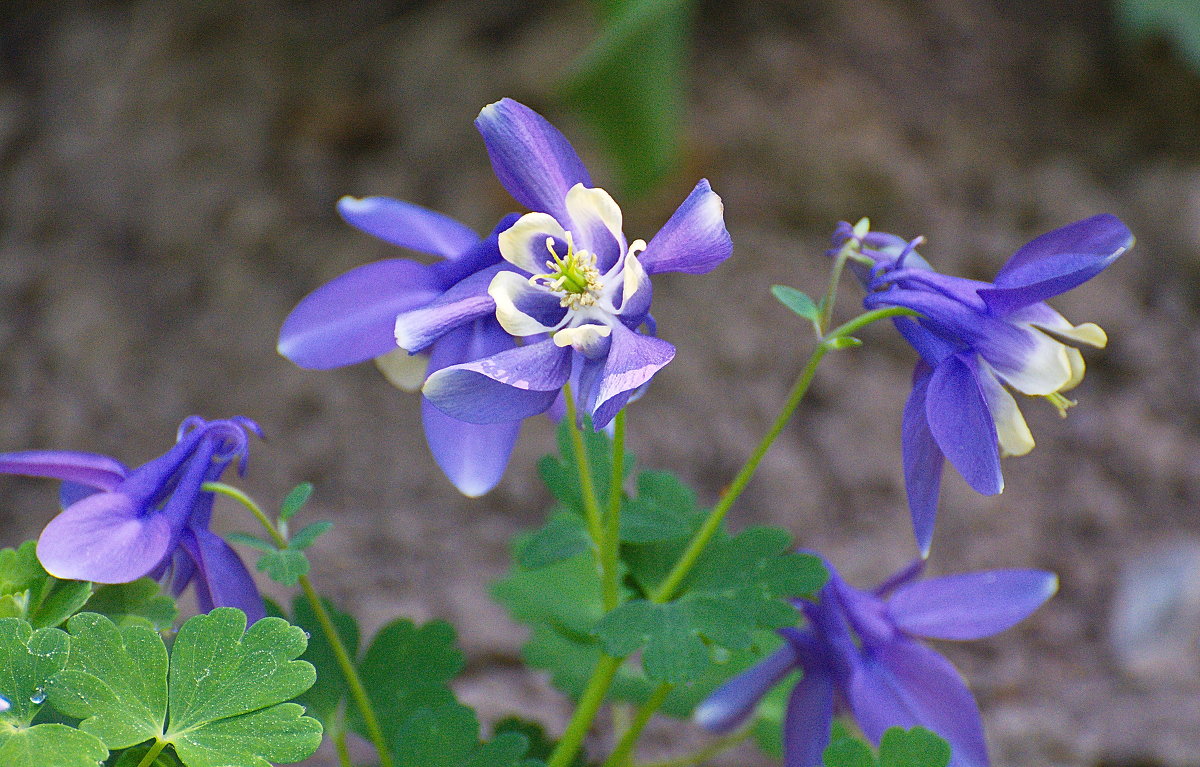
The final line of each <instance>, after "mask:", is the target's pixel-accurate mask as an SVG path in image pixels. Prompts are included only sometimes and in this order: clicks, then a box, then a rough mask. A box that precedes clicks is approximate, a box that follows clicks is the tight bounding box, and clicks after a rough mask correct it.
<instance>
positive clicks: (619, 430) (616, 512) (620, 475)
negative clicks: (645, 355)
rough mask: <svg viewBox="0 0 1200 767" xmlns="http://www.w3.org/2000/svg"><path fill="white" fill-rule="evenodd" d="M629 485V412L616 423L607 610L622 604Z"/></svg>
mask: <svg viewBox="0 0 1200 767" xmlns="http://www.w3.org/2000/svg"><path fill="white" fill-rule="evenodd" d="M624 482H625V410H624V408H622V409H621V410H620V411H619V412H618V413H617V417H616V419H614V420H613V449H612V476H611V478H610V481H609V486H608V512H607V514H606V515H605V517H604V524H605V530H604V545H603V546H601V548H600V561H601V572H603V573H604V588H603V595H604V611H605V612H608V611H610V610H612V609H614V608H616V606H617V605H618V604H620V602H621V591H620V583H619V582H618V577H617V570H618V567H617V565H618V562H619V559H620V553H621V496H622V492H621V486H622V485H623V484H624Z"/></svg>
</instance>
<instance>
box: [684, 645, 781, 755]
mask: <svg viewBox="0 0 1200 767" xmlns="http://www.w3.org/2000/svg"><path fill="white" fill-rule="evenodd" d="M797 668H799V660H798V658H797V656H796V650H795V648H793V647H792V644H791V642H784V643H783V646H782V647H780V648H779V649H778V650H776V651H775V652H774V653H772V654H771V655H768V656H767V657H766V658H764V659H763V660H761V661H759V663H758V664H756V665H754V666H751V667H750V668H749V669H747V670H745V671H743V672H742V673H741V674H738V675H737V676H735V677H734V678H733V679H730V680H729V681H728V682H726V683H725V684H723V685H721V686H720V687H718V688H717V689H716V690H715V691H713V693H712V694H711V695H709V696H708V697H707V698H705V699H704V702H703V703H701V704H700V705H699V706H697V707H696V710H695V712H693V714H692V719H693V721H695V722H696V724H698V725H700V726H701V727H703V728H704V729H706V730H708V731H709V732H711V733H714V734H717V735H724V734H726V733H729V732H733V731H734V730H736V729H737V728H738V727H741V726H742V724H743V723H744V722H745V721H746V720H747V719H749V718H750V715H751V714H753V713H754V709H755V708H757V707H758V702H759V701H760V700H762V698H763V696H764V695H766V694H767V693H768V692H770V691H771V688H773V687H774V686H775V685H777V684H779V683H780V682H782V681H783V678H784V677H785V676H787V675H788V674H790V673H792V672H793V671H795V670H796V669H797Z"/></svg>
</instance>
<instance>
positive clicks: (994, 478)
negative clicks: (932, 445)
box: [925, 355, 1004, 495]
mask: <svg viewBox="0 0 1200 767" xmlns="http://www.w3.org/2000/svg"><path fill="white" fill-rule="evenodd" d="M925 417H926V419H927V420H928V422H929V430H930V432H931V433H932V434H933V438H934V439H935V440H937V444H938V447H939V448H941V450H942V453H943V454H945V456H946V458H947V459H948V460H949V461H950V463H951V464H953V466H954V468H956V469H958V473H959V474H961V475H962V477H963V479H965V480H966V481H967V484H968V485H970V486H971V487H972V488H973V489H974V490H975V492H977V493H981V494H983V495H995V494H997V493H999V492H1000V491H1001V490H1003V489H1004V477H1003V476H1002V475H1001V473H1000V447H999V444H998V443H997V437H996V424H995V422H994V421H993V420H992V414H991V413H990V412H989V411H988V408H987V401H986V400H985V399H984V396H983V391H982V390H981V389H980V386H979V383H978V381H976V380H975V371H974V370H972V369H971V365H970V363H968V362H967V361H965V360H964V359H963V357H962V355H955V356H953V357H947V358H946V359H945V360H944V361H943V362H942V363H941V364H940V365H938V366H937V367H936V368H934V371H933V375H932V376H931V377H930V379H929V390H928V392H927V393H926V399H925Z"/></svg>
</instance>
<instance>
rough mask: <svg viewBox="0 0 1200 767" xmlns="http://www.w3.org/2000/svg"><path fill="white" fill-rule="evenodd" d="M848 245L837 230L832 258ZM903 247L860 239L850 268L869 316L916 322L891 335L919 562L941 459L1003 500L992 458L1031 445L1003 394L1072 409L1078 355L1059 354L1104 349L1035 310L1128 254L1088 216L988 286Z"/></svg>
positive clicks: (1038, 243) (1015, 259)
mask: <svg viewBox="0 0 1200 767" xmlns="http://www.w3.org/2000/svg"><path fill="white" fill-rule="evenodd" d="M853 236H855V235H854V233H853V230H852V229H851V228H850V227H849V225H848V224H842V225H840V226H839V229H838V231H837V232H836V233H835V235H834V245H835V248H836V247H839V246H840V245H841V243H843V242H844V241H845V240H846V239H847V238H849V237H853ZM922 241H923V240H922V239H921V238H918V239H916V240H913V241H912V242H905V241H904V240H902V239H901V238H899V237H896V236H895V235H890V234H882V233H870V234H867V235H866V236H865V237H863V238H862V240H861V245H862V248H861V253H862V255H863V256H866V257H867V258H868V259H871V260H873V262H874V264H873V265H872V266H871V267H869V269H868V268H867V267H865V266H859V267H858V271H859V276H860V277H861V278H862V279H863V281H864V283H865V284H866V288H867V291H868V293H867V296H866V298H865V299H864V301H863V304H864V306H866V307H867V308H868V309H879V308H883V307H888V306H902V307H907V308H909V309H913V310H914V311H917V312H919V313H920V315H921V316H920V317H918V318H908V317H902V318H899V319H896V320H895V323H896V327H897V328H898V329H899V330H900V332H901V334H903V335H904V337H905V338H906V339H907V340H908V342H909V343H911V344H912V345H913V347H914V348H916V350H917V352H918V354H920V360H919V361H918V362H917V366H916V370H915V372H914V374H913V388H912V394H911V395H910V396H909V399H908V403H907V404H906V405H905V408H904V417H903V428H902V434H903V437H902V448H903V455H904V483H905V488H906V490H907V494H908V504H909V509H910V510H911V512H912V517H913V527H914V530H915V532H916V537H917V543H918V544H919V545H920V547H921V551H922V553H923V554H928V551H929V544H930V542H931V540H932V538H933V527H934V520H935V518H936V515H937V501H938V492H939V488H940V485H941V476H942V467H943V463H944V460H945V459H949V461H950V463H951V464H952V465H953V466H954V468H955V469H957V470H958V472H959V473H960V474H961V475H962V477H963V479H965V480H966V481H967V484H969V485H970V486H971V487H972V488H974V489H975V490H976V492H979V493H982V494H984V495H995V494H996V493H999V492H1000V491H1001V490H1003V489H1004V477H1003V475H1002V474H1001V472H1000V458H1001V456H1010V455H1025V454H1026V453H1028V452H1029V451H1030V450H1032V449H1033V436H1032V435H1031V434H1030V432H1029V427H1028V426H1027V425H1026V423H1025V419H1024V417H1023V416H1022V415H1021V411H1020V409H1019V408H1018V406H1017V401H1016V399H1015V398H1014V397H1013V396H1012V394H1010V393H1009V391H1008V389H1009V388H1012V389H1015V390H1016V391H1019V392H1021V393H1023V394H1028V395H1032V396H1040V397H1044V398H1045V399H1047V400H1048V401H1049V402H1050V403H1051V404H1052V405H1054V406H1055V407H1056V408H1058V411H1059V414H1060V415H1063V416H1065V415H1066V409H1067V408H1068V407H1069V406H1071V405H1073V404H1075V403H1074V402H1072V401H1071V400H1069V399H1067V397H1066V396H1065V395H1064V392H1067V391H1070V390H1071V389H1072V388H1074V387H1075V386H1076V385H1077V384H1078V383H1079V382H1080V381H1081V380H1082V379H1083V371H1084V363H1083V355H1081V354H1080V352H1079V350H1078V349H1077V348H1075V347H1074V346H1072V345H1069V344H1072V343H1073V344H1086V345H1088V346H1094V347H1097V348H1103V347H1104V345H1105V344H1106V343H1107V341H1108V338H1107V336H1105V334H1104V331H1103V330H1101V329H1100V327H1099V326H1097V325H1094V324H1092V323H1090V322H1089V323H1084V324H1082V325H1072V324H1071V323H1070V322H1068V321H1067V320H1066V318H1064V317H1063V316H1062V315H1061V314H1059V313H1058V312H1056V311H1055V310H1054V309H1051V308H1050V307H1049V306H1048V305H1047V304H1046V303H1045V299H1047V298H1051V297H1053V296H1056V295H1058V294H1060V293H1065V292H1066V291H1068V290H1070V289H1071V288H1073V287H1075V286H1077V285H1080V284H1081V283H1083V282H1086V281H1087V280H1090V279H1091V278H1092V277H1095V276H1096V275H1097V274H1099V273H1100V272H1101V271H1102V270H1103V269H1104V268H1105V267H1107V266H1108V265H1109V264H1111V263H1113V261H1115V260H1116V259H1117V257H1118V256H1120V255H1121V254H1122V253H1124V252H1125V251H1126V250H1128V249H1129V248H1130V247H1131V246H1132V245H1133V235H1132V234H1131V233H1130V231H1129V229H1128V228H1127V227H1126V226H1125V224H1123V223H1121V221H1120V219H1118V218H1116V217H1115V216H1111V215H1099V216H1093V217H1091V218H1087V219H1084V220H1082V221H1077V222H1075V223H1073V224H1069V225H1067V226H1064V227H1062V228H1060V229H1055V230H1054V231H1052V232H1048V233H1046V234H1043V235H1041V236H1040V237H1038V238H1036V239H1034V240H1033V241H1032V242H1030V243H1028V244H1027V245H1025V246H1024V247H1022V248H1021V249H1020V250H1018V251H1017V252H1016V253H1015V254H1013V256H1012V257H1011V258H1010V259H1009V260H1008V262H1007V263H1006V264H1005V265H1004V266H1003V267H1002V268H1001V269H1000V271H999V273H997V275H996V277H995V279H994V280H993V281H992V282H980V281H978V280H969V279H965V278H962V277H951V276H949V275H944V274H939V273H937V272H935V271H933V270H932V269H931V268H930V267H929V265H928V263H926V262H925V260H924V259H922V258H921V257H920V255H918V254H917V253H916V251H915V247H916V246H917V245H918V244H920V242H922Z"/></svg>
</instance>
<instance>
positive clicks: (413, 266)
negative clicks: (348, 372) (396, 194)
mask: <svg viewBox="0 0 1200 767" xmlns="http://www.w3.org/2000/svg"><path fill="white" fill-rule="evenodd" d="M440 292H441V290H440V287H439V285H438V284H437V280H436V279H435V274H434V272H433V270H432V269H431V268H430V267H428V266H424V265H422V264H418V263H416V262H415V261H406V260H403V259H391V260H388V261H377V262H375V263H373V264H366V265H364V266H360V267H358V268H357V269H352V270H350V271H349V272H346V273H345V274H343V275H342V276H341V277H338V278H336V279H334V280H332V281H330V282H327V283H325V284H324V285H322V286H321V287H319V288H317V289H316V290H314V291H313V292H312V293H309V294H308V295H307V296H305V297H304V298H303V299H302V300H301V301H300V303H299V304H297V305H296V308H295V309H293V310H292V313H291V314H289V315H288V316H287V319H286V320H284V321H283V327H282V328H281V329H280V331H279V346H278V349H279V353H280V354H282V355H283V356H284V357H287V358H288V359H290V360H291V361H292V362H294V363H296V364H297V365H299V366H300V367H303V368H314V369H319V370H325V369H328V368H336V367H341V366H343V365H352V364H354V363H356V362H364V361H366V360H369V359H372V358H374V357H379V356H381V355H383V354H386V353H387V352H389V351H391V350H392V349H395V348H396V336H395V327H396V317H397V316H398V315H400V314H401V313H403V312H406V311H409V310H410V309H415V308H416V307H418V306H423V305H424V304H427V303H429V302H430V301H432V300H433V299H435V298H437V296H438V294H439V293H440Z"/></svg>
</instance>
